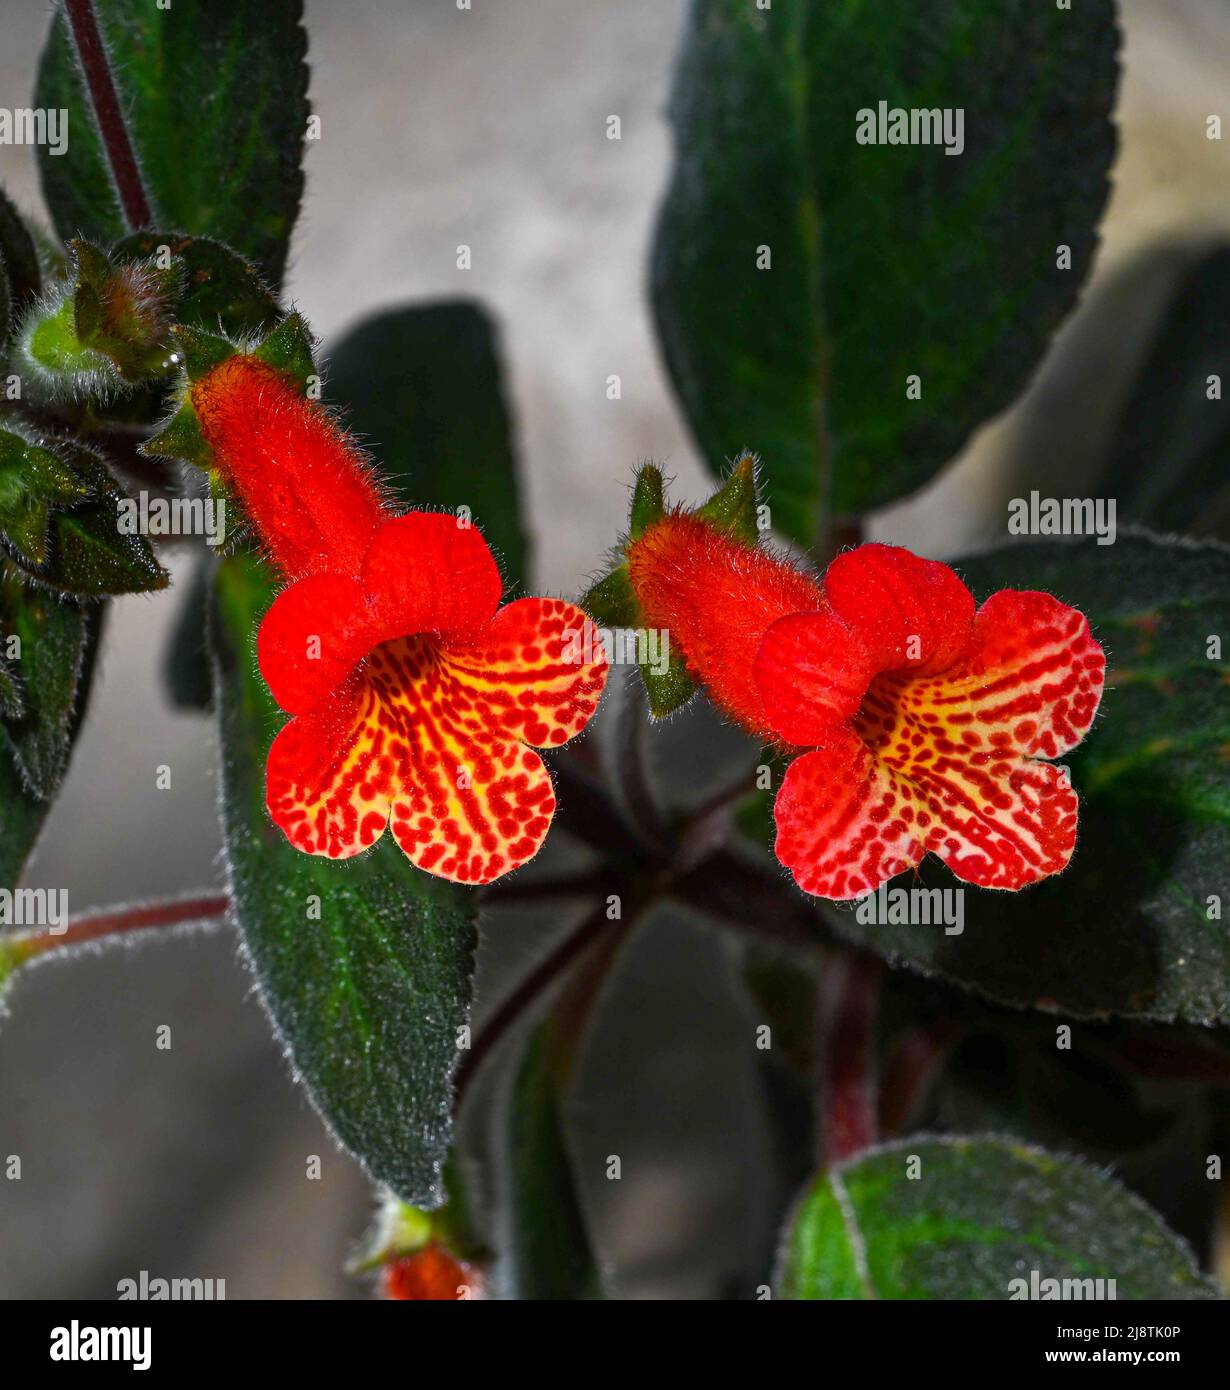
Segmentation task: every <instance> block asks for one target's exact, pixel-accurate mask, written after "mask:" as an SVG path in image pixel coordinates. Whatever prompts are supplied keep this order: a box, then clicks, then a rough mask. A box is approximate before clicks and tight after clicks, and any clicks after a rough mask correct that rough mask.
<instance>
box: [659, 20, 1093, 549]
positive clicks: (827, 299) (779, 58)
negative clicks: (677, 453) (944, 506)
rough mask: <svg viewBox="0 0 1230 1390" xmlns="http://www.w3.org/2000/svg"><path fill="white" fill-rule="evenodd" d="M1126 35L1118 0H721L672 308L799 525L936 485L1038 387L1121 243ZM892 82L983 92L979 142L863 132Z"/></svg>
mask: <svg viewBox="0 0 1230 1390" xmlns="http://www.w3.org/2000/svg"><path fill="white" fill-rule="evenodd" d="M1117 42H1118V36H1117V32H1116V27H1115V18H1114V7H1113V2H1112V0H1081V3H1080V4H1077V5H1074V6H1072V8H1071V9H1060V8H1058V7H1056V6H1055V5H1053V4H1037V3H1035V0H920V3H916V4H909V5H897V6H893V7H891V9H890V10H886V8H885V7H884V6H876V5H868V4H862V3H855V0H795V3H792V4H781V5H775V6H773V7H772V8H771V9H761V8H759V7H757V6H756V5H753V4H750V3H748V0H697V3H696V5H695V6H694V9H693V19H692V23H691V25H690V28H689V30H688V33H687V36H686V39H685V49H684V54H683V59H682V63H681V66H680V71H679V75H678V79H677V82H676V87H675V93H674V99H673V103H672V120H673V124H674V130H675V143H676V165H675V172H674V177H673V180H672V183H671V186H670V189H669V191H668V194H667V198H666V201H665V204H664V206H663V209H662V214H661V218H660V222H659V226H658V233H657V242H656V248H655V254H654V265H653V284H654V303H655V308H656V312H657V319H658V326H659V331H660V334H661V338H662V342H663V346H664V350H665V354H666V360H667V363H668V366H669V368H670V372H671V375H672V377H673V379H674V382H675V387H676V390H677V391H678V393H679V395H680V397H681V399H682V402H683V405H684V408H685V409H686V411H687V413H688V416H689V418H690V420H691V422H692V426H693V429H694V431H695V434H696V436H697V439H698V441H699V443H700V446H701V448H702V450H703V452H704V453H705V455H706V457H707V458H708V460H709V462H710V464H711V466H713V467H714V468H715V469H716V468H717V467H718V465H719V464H720V462H721V460H722V459H723V458H727V457H730V456H732V455H733V454H734V453H735V451H737V450H739V449H742V448H746V447H752V448H755V449H756V450H757V451H758V452H759V453H760V454H761V456H762V457H763V458H764V460H765V464H766V467H767V469H768V474H769V477H770V478H771V480H772V484H773V486H772V494H771V497H770V501H771V502H772V504H773V520H774V525H775V526H776V527H777V529H779V530H781V531H783V532H784V533H786V534H788V535H790V536H792V537H793V538H794V539H796V540H799V541H802V542H805V543H810V542H811V541H812V540H813V539H814V537H815V535H816V532H817V526H818V523H819V521H820V519H821V516H822V514H823V512H824V511H825V509H826V508H827V510H828V511H829V512H830V513H831V514H832V515H833V516H836V517H840V516H843V515H848V514H855V513H862V512H865V511H867V510H868V509H869V508H872V507H876V506H880V505H882V504H884V503H886V502H889V501H891V500H893V499H894V498H897V497H901V496H904V495H906V494H908V493H910V492H913V491H914V490H915V489H917V488H919V487H921V486H922V485H923V484H924V483H925V482H926V481H927V480H928V479H929V478H930V477H932V475H933V474H934V473H935V472H936V471H937V470H938V469H939V468H941V467H942V466H943V465H944V464H945V463H946V462H948V460H949V459H951V458H952V456H953V455H954V454H955V453H956V452H957V451H958V450H959V449H960V448H961V446H962V444H963V443H964V442H965V440H966V439H967V438H968V436H969V434H970V432H971V431H972V430H973V429H974V428H975V427H976V426H977V425H979V424H980V423H981V422H982V421H984V420H986V419H987V418H988V417H989V416H991V415H993V414H994V413H995V412H997V411H998V410H1000V409H1002V408H1003V407H1004V406H1005V405H1007V404H1008V403H1009V402H1010V401H1011V400H1012V399H1013V397H1014V396H1015V395H1016V394H1017V393H1018V392H1019V391H1020V390H1021V388H1022V387H1023V386H1024V384H1025V382H1026V380H1027V379H1028V377H1029V375H1030V373H1031V372H1032V371H1033V369H1034V367H1035V366H1036V364H1037V362H1038V359H1039V357H1040V356H1041V354H1042V352H1043V350H1044V349H1045V347H1046V344H1047V341H1048V339H1049V337H1050V335H1051V334H1052V332H1053V331H1054V329H1055V328H1056V326H1057V325H1058V324H1059V323H1060V321H1061V320H1062V319H1063V317H1064V315H1065V314H1066V313H1067V312H1068V311H1069V310H1070V309H1071V307H1072V305H1073V303H1074V302H1075V300H1076V296H1077V294H1078V292H1079V289H1080V286H1081V283H1082V281H1083V279H1084V278H1085V275H1086V273H1087V272H1088V269H1089V265H1090V261H1091V259H1092V256H1093V252H1094V248H1095V245H1096V240H1097V238H1096V227H1097V223H1098V219H1099V217H1100V215H1101V211H1102V207H1103V205H1104V203H1105V200H1106V195H1107V190H1108V182H1107V170H1108V168H1109V165H1110V163H1111V159H1112V157H1113V154H1114V149H1115V137H1114V132H1113V128H1112V126H1111V124H1110V119H1109V116H1110V111H1111V108H1112V104H1113V101H1114V95H1115V86H1116V81H1117V74H1118V67H1117V61H1116V47H1117ZM881 101H883V102H885V103H886V108H887V109H890V110H891V109H892V108H894V107H899V108H902V109H904V110H907V111H908V110H914V109H917V110H927V111H929V110H933V109H934V110H938V109H940V108H948V109H952V110H954V111H955V110H956V109H960V110H961V111H962V112H963V113H964V117H963V120H964V147H963V150H962V152H961V153H960V154H959V155H948V154H946V153H945V150H944V148H943V147H942V145H940V144H934V143H932V144H922V143H915V144H879V143H875V144H872V143H867V144H860V143H859V142H858V141H857V140H856V132H857V128H858V127H857V116H858V113H859V112H860V110H870V111H873V112H878V110H879V103H880V102H881ZM921 133H922V132H921V131H920V134H921ZM954 148H955V145H954ZM1062 246H1066V247H1069V248H1070V251H1071V267H1070V268H1062V269H1061V268H1058V266H1059V263H1060V262H1061V260H1062V259H1063V258H1062V253H1061V252H1060V250H1059V248H1060V247H1062ZM766 256H767V257H769V258H770V259H769V261H768V263H767V264H766V260H765V258H766ZM758 261H759V265H758ZM915 375H916V376H918V377H920V378H921V392H922V394H921V398H920V399H915V400H911V399H908V398H907V378H908V377H910V376H915Z"/></svg>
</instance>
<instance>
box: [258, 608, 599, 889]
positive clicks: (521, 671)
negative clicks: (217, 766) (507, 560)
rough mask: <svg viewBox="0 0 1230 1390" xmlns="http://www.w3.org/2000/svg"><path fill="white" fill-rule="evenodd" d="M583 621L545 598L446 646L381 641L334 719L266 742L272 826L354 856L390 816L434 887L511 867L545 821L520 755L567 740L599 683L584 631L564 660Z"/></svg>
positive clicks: (541, 834)
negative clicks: (435, 880)
mask: <svg viewBox="0 0 1230 1390" xmlns="http://www.w3.org/2000/svg"><path fill="white" fill-rule="evenodd" d="M504 614H509V615H510V616H509V617H507V618H505V617H504ZM587 621H588V620H587V619H586V618H585V615H584V614H583V613H582V612H581V611H580V610H579V609H578V608H576V607H575V606H574V605H572V604H569V603H564V602H562V601H560V600H558V599H523V600H521V601H520V602H519V603H515V604H510V605H509V606H508V608H506V609H504V610H502V612H501V613H500V615H498V617H497V619H496V620H494V621H493V622H492V623H491V624H489V625H488V628H487V629H486V630H485V631H484V632H483V633H480V634H479V635H477V636H475V637H473V638H470V639H467V641H466V642H464V643H459V644H457V645H455V646H454V645H453V644H451V643H449V642H448V641H446V640H445V639H443V638H437V637H431V636H414V637H404V638H398V639H396V640H395V641H391V642H385V643H382V644H381V645H380V646H378V647H376V648H375V650H374V651H372V652H371V653H370V655H369V656H368V658H367V660H366V662H365V663H364V665H363V668H362V670H361V671H360V672H359V673H357V674H356V676H355V677H354V678H353V691H352V693H350V695H349V697H348V698H349V701H350V706H349V712H348V714H347V715H346V716H345V717H340V716H338V715H337V714H336V713H334V712H333V711H332V710H330V712H329V714H328V715H322V714H320V713H319V712H314V713H313V714H312V715H307V716H300V717H298V718H296V719H294V720H292V721H291V723H290V724H288V725H287V727H286V728H285V729H284V730H283V731H282V733H281V734H279V736H278V738H277V739H276V740H275V741H274V746H273V748H272V749H271V750H270V760H269V769H268V802H269V810H270V814H271V815H272V816H273V819H274V820H275V821H276V822H277V824H278V825H280V826H281V827H282V829H283V830H284V831H285V832H286V834H287V836H288V838H289V839H290V840H291V842H292V843H293V844H295V845H296V846H297V847H298V848H300V849H302V850H305V851H306V852H308V853H311V854H328V855H331V856H333V857H341V856H344V855H348V854H357V853H358V852H360V850H362V849H366V848H367V847H368V846H369V845H370V844H372V843H374V841H375V839H376V838H377V837H378V835H379V833H380V832H381V831H382V830H383V829H384V825H385V822H387V821H389V820H390V818H391V824H392V831H393V836H394V838H395V839H396V840H397V843H398V844H399V845H400V846H401V848H402V849H403V850H404V851H405V853H406V855H407V856H408V857H409V858H410V859H411V860H412V861H413V862H414V863H415V864H417V865H418V866H419V867H420V868H422V869H425V870H427V871H428V872H430V873H433V874H436V875H438V876H439V877H441V878H448V879H452V880H454V881H455V882H458V883H470V884H478V883H489V882H491V880H492V879H495V878H499V877H500V876H501V875H502V874H506V873H508V872H510V871H511V870H513V869H516V868H518V867H519V866H520V865H522V864H524V863H525V862H526V861H527V860H528V859H531V858H533V856H534V855H535V854H536V853H537V852H538V849H539V846H540V845H541V844H542V842H543V839H544V838H545V837H546V834H547V830H548V829H549V828H550V825H551V819H552V817H553V815H554V813H555V793H554V789H553V787H552V785H551V779H550V776H549V774H548V773H547V769H546V767H545V765H544V764H543V761H542V759H541V758H540V757H539V756H538V754H537V753H536V752H534V751H533V749H532V748H528V747H526V744H527V743H541V744H543V745H550V746H556V745H558V744H560V743H563V742H565V741H566V740H567V739H569V738H571V737H572V736H573V735H574V734H576V733H578V732H579V731H580V730H581V729H582V728H583V727H584V726H585V724H586V722H587V721H588V720H589V718H590V717H591V716H592V714H593V712H594V710H595V709H596V707H597V704H598V700H599V698H600V697H601V694H602V689H603V685H604V683H605V680H606V657H605V653H604V652H603V651H602V648H601V646H600V645H599V644H598V643H597V641H596V637H594V636H593V634H592V633H591V634H590V637H591V639H592V647H591V649H590V655H589V657H588V659H583V657H582V656H581V655H579V654H578V655H575V656H574V655H572V653H573V650H574V649H573V647H572V646H571V645H570V637H571V635H572V634H578V633H579V634H581V636H580V639H579V640H581V641H582V642H583V641H584V640H585V633H586V628H585V625H586V623H587ZM576 650H577V652H578V653H580V652H581V651H583V650H584V649H583V648H578V649H576ZM527 652H528V653H530V656H529V657H528V658H527ZM565 658H569V659H565ZM275 755H276V756H275Z"/></svg>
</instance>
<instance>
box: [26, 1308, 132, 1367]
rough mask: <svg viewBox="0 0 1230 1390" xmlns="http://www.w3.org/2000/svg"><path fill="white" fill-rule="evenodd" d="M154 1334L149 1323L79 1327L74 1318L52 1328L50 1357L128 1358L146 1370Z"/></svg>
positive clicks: (75, 1358) (112, 1359)
mask: <svg viewBox="0 0 1230 1390" xmlns="http://www.w3.org/2000/svg"><path fill="white" fill-rule="evenodd" d="M153 1342H154V1336H153V1333H152V1331H151V1330H150V1329H149V1328H148V1327H82V1326H81V1324H80V1323H79V1322H78V1321H77V1319H76V1318H74V1319H73V1320H72V1322H70V1323H69V1325H68V1326H67V1327H53V1328H52V1329H51V1359H52V1360H53V1361H128V1362H131V1363H132V1369H133V1370H134V1371H148V1370H149V1367H150V1361H151V1360H152V1359H153V1354H154V1351H153Z"/></svg>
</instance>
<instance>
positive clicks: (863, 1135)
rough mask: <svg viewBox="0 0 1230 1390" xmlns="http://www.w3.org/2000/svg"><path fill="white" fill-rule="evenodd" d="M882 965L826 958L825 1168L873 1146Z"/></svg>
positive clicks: (865, 959) (821, 1052)
mask: <svg viewBox="0 0 1230 1390" xmlns="http://www.w3.org/2000/svg"><path fill="white" fill-rule="evenodd" d="M879 997H880V963H879V961H878V960H876V958H875V957H874V956H871V955H868V954H866V953H864V952H858V953H857V954H849V955H842V956H837V957H832V958H830V961H829V963H828V965H827V966H826V967H825V971H824V976H823V979H822V981H821V986H820V1010H819V1020H820V1026H819V1040H818V1043H819V1045H818V1047H817V1049H816V1056H817V1058H818V1059H819V1066H820V1126H819V1129H820V1142H821V1145H822V1153H821V1161H822V1162H823V1163H824V1164H825V1165H831V1164H834V1163H841V1162H844V1161H845V1160H846V1159H849V1158H853V1157H854V1156H855V1155H856V1154H859V1153H862V1151H863V1150H864V1149H867V1148H870V1147H871V1145H872V1144H874V1143H875V1142H876V1136H877V1134H878V1125H877V1121H876V1061H875V1020H876V1007H877V1005H878V1003H879Z"/></svg>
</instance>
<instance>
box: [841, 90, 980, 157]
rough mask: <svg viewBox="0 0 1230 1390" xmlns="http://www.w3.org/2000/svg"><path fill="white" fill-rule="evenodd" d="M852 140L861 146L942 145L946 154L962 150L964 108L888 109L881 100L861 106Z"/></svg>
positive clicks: (886, 104)
mask: <svg viewBox="0 0 1230 1390" xmlns="http://www.w3.org/2000/svg"><path fill="white" fill-rule="evenodd" d="M854 119H855V131H854V138H855V139H856V140H857V141H858V143H859V144H860V145H943V146H944V153H945V154H960V153H961V152H962V150H964V149H965V108H964V107H963V106H932V107H911V108H910V109H909V110H908V111H907V110H906V109H905V107H903V106H892V107H890V106H889V104H888V102H886V101H882V102H880V103H879V104H878V105H877V106H875V107H874V108H873V107H870V106H864V107H862V108H861V109H860V110H859V113H858V115H857V116H855V118H854Z"/></svg>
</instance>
